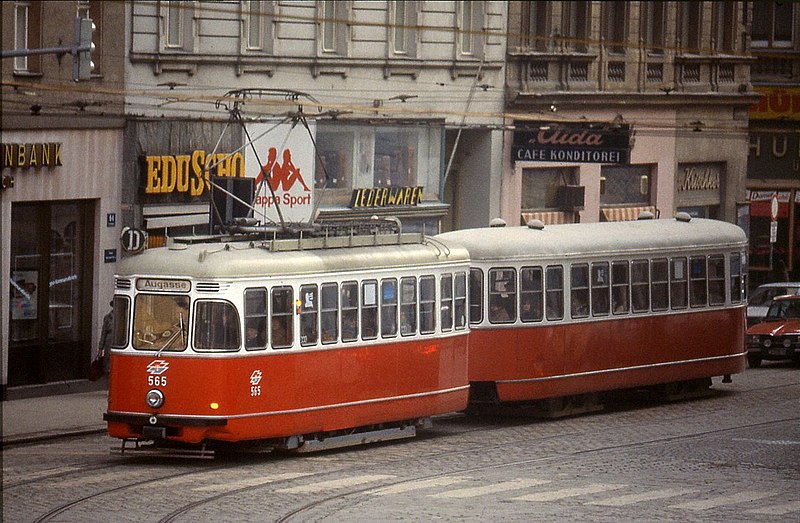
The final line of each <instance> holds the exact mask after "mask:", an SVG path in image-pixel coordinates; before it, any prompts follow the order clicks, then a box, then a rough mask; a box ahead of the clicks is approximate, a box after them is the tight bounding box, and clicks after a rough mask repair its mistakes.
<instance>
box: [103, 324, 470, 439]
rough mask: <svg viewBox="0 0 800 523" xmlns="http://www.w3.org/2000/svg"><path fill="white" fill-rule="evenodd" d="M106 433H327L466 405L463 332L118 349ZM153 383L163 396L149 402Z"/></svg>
mask: <svg viewBox="0 0 800 523" xmlns="http://www.w3.org/2000/svg"><path fill="white" fill-rule="evenodd" d="M110 384H111V385H110V390H109V409H108V413H107V414H106V419H107V420H108V432H109V435H110V436H113V437H117V438H121V439H132V440H141V439H151V438H153V439H164V440H174V441H180V442H184V443H201V442H205V441H225V442H233V441H246V440H270V439H279V438H286V437H290V436H298V435H299V436H302V435H309V434H321V433H331V432H335V431H338V430H342V429H348V428H353V427H366V426H374V425H380V424H385V423H390V422H402V421H404V420H415V419H419V418H425V417H429V416H432V415H435V414H441V413H447V412H454V411H460V410H463V409H465V408H466V406H467V401H468V388H469V387H468V380H467V335H466V334H463V335H457V336H449V337H445V338H436V339H430V340H414V341H409V342H398V343H391V344H380V345H366V346H352V347H343V348H336V349H330V350H314V351H307V352H302V351H300V352H298V351H292V352H291V353H290V352H289V351H287V352H286V353H284V354H281V353H279V352H273V353H270V354H268V355H266V354H263V353H262V354H252V353H250V354H242V353H238V354H237V355H235V356H233V355H231V356H225V357H214V358H209V357H202V355H192V356H182V355H174V354H161V355H156V354H146V355H145V354H142V353H135V354H133V353H128V354H125V353H116V354H114V355H113V357H112V366H111V379H110ZM154 385H156V386H158V387H159V389H160V390H161V391H162V392H163V394H164V402H163V405H162V406H161V407H160V408H158V409H149V408H147V407H146V406H145V405H146V402H145V397H146V395H147V393H148V391H149V390H151V389H152V388H153V386H154Z"/></svg>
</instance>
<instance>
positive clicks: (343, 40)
mask: <svg viewBox="0 0 800 523" xmlns="http://www.w3.org/2000/svg"><path fill="white" fill-rule="evenodd" d="M317 9H318V10H317V12H318V18H319V23H318V24H317V25H318V27H319V33H318V39H319V53H320V54H321V55H339V56H347V28H348V24H347V15H348V13H349V12H350V3H349V2H346V1H344V0H339V1H333V0H320V2H319V4H318V8H317Z"/></svg>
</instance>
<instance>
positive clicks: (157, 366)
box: [147, 360, 169, 376]
mask: <svg viewBox="0 0 800 523" xmlns="http://www.w3.org/2000/svg"><path fill="white" fill-rule="evenodd" d="M168 368H169V362H167V361H165V360H153V361H151V362H150V364H149V365H148V366H147V373H148V374H152V375H153V376H158V375H160V374H164V373H165V372H167V369H168Z"/></svg>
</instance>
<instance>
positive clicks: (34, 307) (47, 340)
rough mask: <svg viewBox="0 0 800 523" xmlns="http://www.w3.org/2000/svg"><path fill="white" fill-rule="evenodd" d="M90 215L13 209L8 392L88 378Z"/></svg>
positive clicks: (80, 208)
mask: <svg viewBox="0 0 800 523" xmlns="http://www.w3.org/2000/svg"><path fill="white" fill-rule="evenodd" d="M93 209H94V204H93V202H91V201H69V202H38V203H20V204H14V205H13V207H12V209H11V275H10V276H11V278H10V280H11V300H10V309H11V310H10V313H9V320H10V321H9V354H8V386H9V387H14V386H20V385H34V384H43V383H51V382H56V381H63V380H71V379H78V378H83V377H85V376H86V373H87V370H88V364H89V358H90V349H91V347H90V344H91V332H90V329H91V303H92V300H91V296H92V294H91V288H92V285H91V282H92V273H93V271H92V260H93V256H92V255H91V247H92V245H93V244H94V239H93V231H92V227H91V225H90V224H91V223H92V221H91V217H92V216H93V214H94V212H93Z"/></svg>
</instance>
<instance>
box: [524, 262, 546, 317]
mask: <svg viewBox="0 0 800 523" xmlns="http://www.w3.org/2000/svg"><path fill="white" fill-rule="evenodd" d="M543 314H544V289H543V287H542V268H541V267H523V268H522V269H520V271H519V319H520V320H522V321H524V322H531V321H542V315H543Z"/></svg>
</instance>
